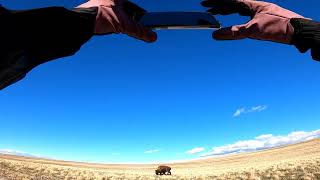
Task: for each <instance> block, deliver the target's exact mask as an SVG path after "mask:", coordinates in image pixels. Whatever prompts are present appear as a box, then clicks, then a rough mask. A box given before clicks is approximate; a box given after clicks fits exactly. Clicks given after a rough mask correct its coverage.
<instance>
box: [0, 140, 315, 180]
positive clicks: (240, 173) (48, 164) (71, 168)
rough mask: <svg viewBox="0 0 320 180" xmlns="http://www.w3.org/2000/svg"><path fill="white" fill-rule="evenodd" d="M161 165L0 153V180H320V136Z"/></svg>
mask: <svg viewBox="0 0 320 180" xmlns="http://www.w3.org/2000/svg"><path fill="white" fill-rule="evenodd" d="M158 165H159V164H152V165H116V164H88V163H77V162H65V161H55V160H46V159H37V158H27V157H18V156H11V155H0V180H20V179H23V180H31V179H32V180H47V179H52V180H60V179H63V180H73V179H79V180H91V179H92V180H93V179H98V180H106V179H129V180H131V179H137V180H138V179H141V180H145V179H146V180H147V179H195V180H198V179H199V180H200V179H239V180H240V179H261V180H264V179H288V180H289V179H314V180H320V139H316V140H312V141H309V142H305V143H300V144H295V145H290V146H286V147H281V148H276V149H271V150H266V151H260V152H255V153H244V154H238V155H231V156H225V157H218V158H208V159H204V160H195V161H190V162H183V163H174V164H166V165H169V166H171V167H172V176H161V177H160V176H156V175H155V174H154V170H155V169H156V168H157V166H158Z"/></svg>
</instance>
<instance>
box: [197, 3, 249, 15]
mask: <svg viewBox="0 0 320 180" xmlns="http://www.w3.org/2000/svg"><path fill="white" fill-rule="evenodd" d="M202 4H203V5H204V6H205V7H210V9H209V10H208V12H210V13H212V14H215V15H216V14H221V15H229V14H234V13H239V14H240V15H243V16H252V15H253V12H252V11H251V9H250V8H249V7H248V6H247V5H246V4H244V3H242V1H235V0H207V1H203V2H202Z"/></svg>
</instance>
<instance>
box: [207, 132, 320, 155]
mask: <svg viewBox="0 0 320 180" xmlns="http://www.w3.org/2000/svg"><path fill="white" fill-rule="evenodd" d="M316 138H320V129H319V130H316V131H311V132H305V131H297V132H292V133H290V134H288V135H286V136H274V135H272V134H266V135H261V136H258V137H256V138H254V139H252V140H245V141H238V142H236V143H234V144H229V145H226V146H219V147H214V148H212V150H211V151H210V152H208V153H205V154H202V155H201V157H205V156H219V155H227V154H235V153H241V152H251V151H257V150H263V149H269V148H274V147H279V146H284V145H289V144H295V143H299V142H304V141H308V140H312V139H316Z"/></svg>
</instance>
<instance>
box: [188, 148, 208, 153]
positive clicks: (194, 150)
mask: <svg viewBox="0 0 320 180" xmlns="http://www.w3.org/2000/svg"><path fill="white" fill-rule="evenodd" d="M204 150H205V149H204V148H203V147H197V148H193V149H191V150H189V151H187V152H186V153H187V154H198V153H200V152H203V151H204Z"/></svg>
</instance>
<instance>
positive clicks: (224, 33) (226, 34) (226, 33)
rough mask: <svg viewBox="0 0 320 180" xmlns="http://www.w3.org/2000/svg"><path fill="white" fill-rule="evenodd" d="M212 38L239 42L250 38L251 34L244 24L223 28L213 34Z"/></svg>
mask: <svg viewBox="0 0 320 180" xmlns="http://www.w3.org/2000/svg"><path fill="white" fill-rule="evenodd" d="M212 37H213V38H214V39H216V40H238V39H244V38H247V37H249V33H248V30H247V28H246V25H245V24H243V25H235V26H232V27H227V28H221V29H219V30H217V31H215V32H213V34H212Z"/></svg>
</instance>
